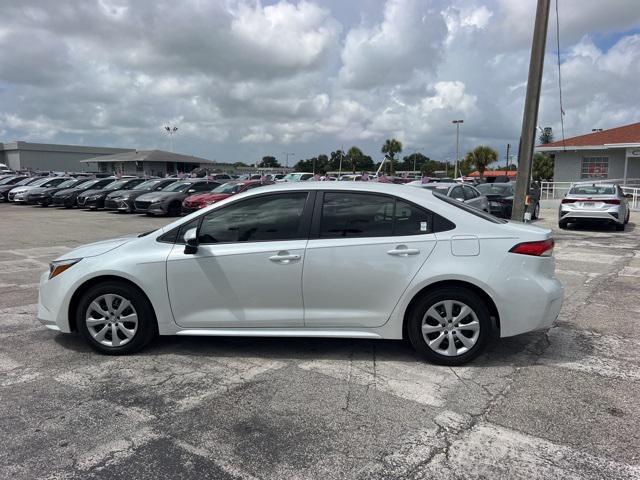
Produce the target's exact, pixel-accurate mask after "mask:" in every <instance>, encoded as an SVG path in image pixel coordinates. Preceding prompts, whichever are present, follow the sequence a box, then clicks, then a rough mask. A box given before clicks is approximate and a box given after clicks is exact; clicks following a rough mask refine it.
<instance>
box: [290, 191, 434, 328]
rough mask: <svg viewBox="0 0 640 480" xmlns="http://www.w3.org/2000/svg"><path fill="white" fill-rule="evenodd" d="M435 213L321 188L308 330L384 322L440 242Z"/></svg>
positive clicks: (311, 252) (311, 246)
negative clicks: (435, 224)
mask: <svg viewBox="0 0 640 480" xmlns="http://www.w3.org/2000/svg"><path fill="white" fill-rule="evenodd" d="M432 232H433V214H432V213H431V212H429V211H427V210H424V209H422V208H420V207H418V206H416V205H412V204H409V203H408V202H405V201H403V200H401V199H396V198H395V197H393V196H389V195H380V194H371V193H361V192H345V191H338V192H325V193H318V197H317V198H316V207H315V209H314V219H313V227H312V233H311V235H312V237H311V238H310V239H309V242H308V244H307V249H306V253H305V260H304V273H303V283H302V289H303V295H304V308H305V326H307V327H377V326H380V325H383V324H384V323H386V321H387V320H388V318H389V316H390V315H391V312H392V310H393V308H394V307H395V305H396V303H397V302H398V300H399V299H400V296H401V295H402V293H403V292H404V290H405V289H406V288H407V286H408V285H409V282H410V281H411V279H412V278H413V277H414V276H415V274H416V273H417V272H418V270H419V269H420V267H421V266H422V264H423V263H424V262H425V260H426V259H427V258H428V256H429V255H430V253H431V251H432V250H433V247H434V246H435V242H436V239H435V236H434V234H433V233H432Z"/></svg>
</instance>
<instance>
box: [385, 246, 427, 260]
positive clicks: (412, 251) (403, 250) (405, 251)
mask: <svg viewBox="0 0 640 480" xmlns="http://www.w3.org/2000/svg"><path fill="white" fill-rule="evenodd" d="M387 253H388V254H389V255H395V256H396V257H408V256H409V255H418V254H419V253H420V250H418V249H417V248H407V247H405V246H404V245H398V246H397V247H396V248H394V249H393V250H389V251H387Z"/></svg>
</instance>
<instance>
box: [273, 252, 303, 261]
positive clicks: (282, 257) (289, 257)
mask: <svg viewBox="0 0 640 480" xmlns="http://www.w3.org/2000/svg"><path fill="white" fill-rule="evenodd" d="M269 260H271V261H272V262H277V263H289V262H292V261H294V260H300V255H297V254H295V253H288V252H278V254H277V255H273V256H271V257H269Z"/></svg>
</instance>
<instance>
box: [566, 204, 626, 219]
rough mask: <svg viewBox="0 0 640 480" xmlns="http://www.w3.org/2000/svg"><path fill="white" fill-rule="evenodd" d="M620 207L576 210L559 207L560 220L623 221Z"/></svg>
mask: <svg viewBox="0 0 640 480" xmlns="http://www.w3.org/2000/svg"><path fill="white" fill-rule="evenodd" d="M620 210H621V209H620V207H617V206H616V207H611V208H609V209H607V210H582V209H581V210H576V209H570V208H566V207H560V211H559V216H560V220H564V221H568V222H579V221H589V220H597V221H606V222H611V223H624V220H625V219H624V216H623V215H620Z"/></svg>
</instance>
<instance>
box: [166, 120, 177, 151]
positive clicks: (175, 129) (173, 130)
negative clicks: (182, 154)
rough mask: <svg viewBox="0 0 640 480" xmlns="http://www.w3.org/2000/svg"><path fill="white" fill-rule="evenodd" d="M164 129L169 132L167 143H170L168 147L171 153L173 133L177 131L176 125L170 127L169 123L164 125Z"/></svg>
mask: <svg viewBox="0 0 640 480" xmlns="http://www.w3.org/2000/svg"><path fill="white" fill-rule="evenodd" d="M164 129H165V130H166V131H167V133H168V134H169V145H170V147H169V148H170V149H171V153H173V134H174V133H176V132H177V131H178V127H175V126H171V127H170V126H169V125H165V126H164Z"/></svg>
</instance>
